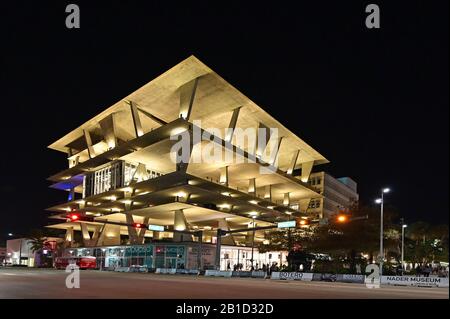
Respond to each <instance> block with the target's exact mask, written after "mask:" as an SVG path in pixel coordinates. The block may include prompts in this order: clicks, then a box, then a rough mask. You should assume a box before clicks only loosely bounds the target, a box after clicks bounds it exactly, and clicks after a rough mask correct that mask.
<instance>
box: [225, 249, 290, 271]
mask: <svg viewBox="0 0 450 319" xmlns="http://www.w3.org/2000/svg"><path fill="white" fill-rule="evenodd" d="M253 260H254V261H253V267H254V269H261V268H262V267H263V265H269V267H270V266H272V265H273V264H276V265H277V266H281V265H283V264H287V252H284V251H283V252H280V251H278V252H265V253H260V252H259V251H258V249H256V248H254V249H253ZM235 266H236V267H237V268H236V269H237V270H250V269H251V268H252V248H251V247H238V246H222V249H221V252H220V270H234V269H235V268H234V267H235Z"/></svg>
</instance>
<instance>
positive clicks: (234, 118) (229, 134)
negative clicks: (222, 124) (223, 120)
mask: <svg viewBox="0 0 450 319" xmlns="http://www.w3.org/2000/svg"><path fill="white" fill-rule="evenodd" d="M240 110H241V107H238V108H235V109H234V110H233V114H232V115H231V120H230V125H228V129H227V130H226V133H225V141H226V142H228V143H231V141H232V139H233V133H234V130H235V129H236V123H237V120H238V117H239V111H240Z"/></svg>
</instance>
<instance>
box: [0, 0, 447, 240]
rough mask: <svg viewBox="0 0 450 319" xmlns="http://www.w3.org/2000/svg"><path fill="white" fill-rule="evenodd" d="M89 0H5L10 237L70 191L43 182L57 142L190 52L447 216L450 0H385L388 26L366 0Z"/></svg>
mask: <svg viewBox="0 0 450 319" xmlns="http://www.w3.org/2000/svg"><path fill="white" fill-rule="evenodd" d="M92 2H94V1H86V2H84V1H73V3H77V4H78V5H80V9H81V29H77V30H74V29H71V30H69V29H67V28H66V27H65V18H66V13H65V7H66V5H67V4H69V3H71V2H67V1H61V0H60V1H42V0H41V1H28V2H27V1H20V2H19V1H14V2H11V3H15V4H14V5H13V4H6V3H4V4H2V10H1V19H0V20H1V21H0V23H1V31H0V32H1V38H2V49H1V88H2V89H1V91H2V115H1V119H2V121H1V125H0V130H1V136H2V141H1V149H2V151H1V154H2V156H1V170H2V173H1V182H0V188H1V191H0V195H1V199H2V206H1V209H0V214H1V220H0V240H1V239H2V238H5V235H6V234H7V233H8V232H12V233H14V234H17V235H25V234H27V232H29V230H30V229H32V228H37V227H40V226H42V225H46V224H47V223H48V222H49V221H48V219H47V216H48V212H46V211H45V208H47V207H49V206H51V205H53V204H55V203H58V202H62V201H64V200H65V198H66V193H64V192H60V191H57V190H53V189H49V188H48V186H49V185H50V183H49V182H48V181H47V180H46V178H47V177H49V176H50V175H52V174H54V173H57V172H58V171H60V170H63V169H65V168H66V167H67V160H66V157H65V155H64V154H62V153H58V152H55V151H52V150H49V149H47V145H49V144H50V143H52V142H53V141H55V140H57V139H58V138H60V137H62V136H63V135H65V134H66V133H68V132H70V131H71V130H73V129H74V128H76V127H78V126H79V125H81V124H82V123H84V122H85V121H86V120H88V119H90V118H91V117H93V116H94V115H96V114H98V113H99V112H101V111H103V110H104V109H105V108H107V107H109V106H111V105H112V104H113V103H115V102H116V101H117V100H120V99H121V98H123V97H125V96H126V95H128V94H129V93H131V92H132V91H134V90H135V89H137V88H139V87H140V86H142V85H144V84H145V83H147V82H149V81H150V80H152V79H153V78H155V77H156V76H158V75H160V74H161V73H162V72H164V71H166V70H167V69H169V68H170V67H172V66H174V65H175V64H177V63H179V62H180V61H182V60H183V59H185V58H187V57H188V56H190V55H191V54H193V55H195V56H197V57H198V58H199V59H200V60H201V61H203V62H204V63H205V64H207V65H208V66H209V67H210V68H212V69H213V70H215V71H216V72H217V73H218V74H220V75H221V76H222V77H223V78H225V79H226V80H227V81H228V82H230V83H231V84H232V85H234V86H235V87H236V88H238V89H239V90H240V91H242V92H243V93H244V94H245V95H247V96H248V97H249V98H250V99H252V100H253V101H255V102H256V103H257V104H258V105H260V106H261V107H262V108H264V109H265V110H266V111H268V112H269V113H270V114H271V115H272V116H274V117H275V118H276V119H278V120H279V121H280V122H281V123H283V124H284V125H285V126H286V127H288V128H289V129H290V130H292V131H293V132H294V133H296V134H297V135H298V136H300V137H301V138H302V139H304V140H305V141H306V142H307V143H308V144H310V145H311V146H313V147H314V148H315V149H317V150H318V151H319V152H320V153H321V154H322V155H324V156H325V157H327V158H328V159H329V160H330V161H331V163H330V164H327V165H325V166H323V167H322V168H323V169H324V170H326V171H328V172H329V173H331V174H332V175H334V176H336V177H341V176H350V177H352V178H353V179H354V180H355V181H357V182H358V188H359V193H360V196H361V200H362V202H363V203H371V202H372V201H373V199H375V198H376V197H377V196H378V193H379V190H380V188H381V187H383V186H390V187H391V188H392V189H393V192H392V193H391V194H389V197H388V199H387V201H388V202H389V204H390V205H393V206H395V207H396V208H397V210H398V211H399V212H400V214H401V216H404V217H405V219H406V220H407V221H415V220H419V219H422V220H425V221H428V222H433V223H448V210H449V206H448V176H449V174H448V173H449V172H448V151H449V140H448V136H449V135H448V127H449V126H448V120H449V99H448V98H449V94H448V87H449V79H448V71H449V69H448V2H447V1H387V2H381V1H374V3H377V4H379V5H380V9H381V29H377V30H375V29H371V30H369V29H367V28H366V27H365V23H364V22H365V17H366V15H367V14H366V13H365V7H366V5H367V4H369V3H371V2H365V1H361V2H359V1H330V2H323V1H314V2H313V1H308V2H300V4H297V5H296V6H294V5H293V3H296V2H297V1H295V2H294V1H286V2H281V1H273V2H270V5H269V4H264V2H260V1H255V2H254V3H253V4H251V3H250V2H249V1H245V3H246V4H247V6H246V7H244V6H243V3H244V1H237V2H232V1H222V2H219V1H214V3H216V5H215V6H214V7H211V4H208V2H202V1H192V2H191V1H161V3H164V5H163V4H156V3H153V2H151V1H145V3H147V4H146V5H144V4H143V2H144V1H134V2H133V1H98V2H97V1H95V3H98V4H96V5H93V4H92ZM188 2H189V3H188ZM393 2H395V3H393ZM209 3H211V1H209ZM220 3H222V4H221V5H220ZM312 3H314V4H312Z"/></svg>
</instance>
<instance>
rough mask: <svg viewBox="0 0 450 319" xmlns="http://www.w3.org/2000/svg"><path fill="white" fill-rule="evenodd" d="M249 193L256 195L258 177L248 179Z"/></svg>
mask: <svg viewBox="0 0 450 319" xmlns="http://www.w3.org/2000/svg"><path fill="white" fill-rule="evenodd" d="M248 193H249V194H252V195H256V179H255V178H251V179H249V181H248Z"/></svg>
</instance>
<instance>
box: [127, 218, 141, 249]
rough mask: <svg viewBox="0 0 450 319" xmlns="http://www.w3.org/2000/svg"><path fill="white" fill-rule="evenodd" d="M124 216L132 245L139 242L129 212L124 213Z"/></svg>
mask: <svg viewBox="0 0 450 319" xmlns="http://www.w3.org/2000/svg"><path fill="white" fill-rule="evenodd" d="M125 218H126V220H127V224H128V225H127V230H128V238H129V239H130V243H131V244H132V245H137V244H138V243H139V240H138V234H137V229H136V228H134V227H133V226H132V225H133V224H134V218H133V215H132V214H131V213H125Z"/></svg>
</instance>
